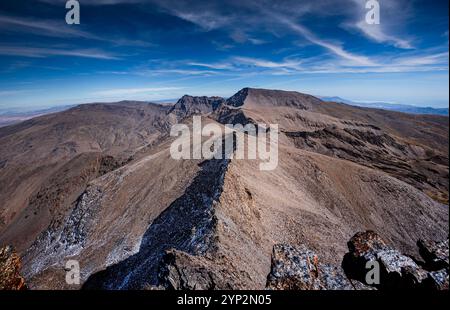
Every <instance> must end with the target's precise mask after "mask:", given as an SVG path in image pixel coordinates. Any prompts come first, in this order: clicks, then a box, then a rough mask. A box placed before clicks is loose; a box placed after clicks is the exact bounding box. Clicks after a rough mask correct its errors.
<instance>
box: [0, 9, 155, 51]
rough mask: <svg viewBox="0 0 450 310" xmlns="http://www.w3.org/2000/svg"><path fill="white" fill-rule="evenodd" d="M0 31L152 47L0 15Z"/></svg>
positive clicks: (58, 22) (59, 24)
mask: <svg viewBox="0 0 450 310" xmlns="http://www.w3.org/2000/svg"><path fill="white" fill-rule="evenodd" d="M0 29H1V30H2V31H4V32H21V33H27V34H30V33H31V34H34V35H37V36H45V37H56V38H82V39H87V40H95V41H102V42H108V43H111V44H113V45H120V46H137V47H150V46H154V44H152V43H151V42H147V41H142V40H130V39H124V38H109V37H106V36H101V35H96V34H94V33H91V32H87V31H83V30H81V29H80V28H79V27H71V26H70V25H67V24H66V23H65V21H64V20H63V19H61V20H45V19H36V18H25V17H19V16H8V15H0Z"/></svg>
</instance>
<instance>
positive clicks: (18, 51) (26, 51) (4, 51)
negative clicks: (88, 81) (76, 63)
mask: <svg viewBox="0 0 450 310" xmlns="http://www.w3.org/2000/svg"><path fill="white" fill-rule="evenodd" d="M0 55H7V56H22V57H31V58H45V57H50V56H73V57H82V58H96V59H104V60H119V59H120V58H119V57H118V56H117V55H114V54H111V53H108V52H105V51H102V50H99V49H58V48H41V47H28V46H17V45H10V46H8V45H3V46H0Z"/></svg>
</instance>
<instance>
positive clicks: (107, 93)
mask: <svg viewBox="0 0 450 310" xmlns="http://www.w3.org/2000/svg"><path fill="white" fill-rule="evenodd" d="M180 89H182V88H181V87H146V88H114V89H106V90H100V91H96V92H93V93H92V95H93V96H102V97H114V96H127V95H137V94H153V95H154V94H155V93H156V94H159V93H161V92H168V91H174V90H180Z"/></svg>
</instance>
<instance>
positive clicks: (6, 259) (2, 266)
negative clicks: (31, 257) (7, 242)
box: [0, 246, 26, 290]
mask: <svg viewBox="0 0 450 310" xmlns="http://www.w3.org/2000/svg"><path fill="white" fill-rule="evenodd" d="M21 265H22V264H21V261H20V258H19V256H18V255H17V254H16V252H15V251H14V249H13V248H12V247H11V246H6V247H3V248H0V290H24V289H26V285H25V279H24V278H23V277H22V276H21V275H20V268H21Z"/></svg>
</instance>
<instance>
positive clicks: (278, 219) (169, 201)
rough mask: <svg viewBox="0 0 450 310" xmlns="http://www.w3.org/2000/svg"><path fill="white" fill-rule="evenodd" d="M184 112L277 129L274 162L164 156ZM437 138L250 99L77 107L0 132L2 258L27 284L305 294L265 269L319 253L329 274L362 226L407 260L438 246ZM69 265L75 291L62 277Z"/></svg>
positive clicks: (409, 120) (292, 95)
mask: <svg viewBox="0 0 450 310" xmlns="http://www.w3.org/2000/svg"><path fill="white" fill-rule="evenodd" d="M194 114H198V115H202V118H203V120H202V121H203V123H207V122H212V123H216V124H220V125H223V124H228V123H233V124H234V123H242V124H246V123H275V124H279V127H280V144H279V164H278V167H277V168H276V169H275V170H273V171H260V170H259V168H258V166H259V161H257V160H238V159H231V160H227V159H222V160H219V159H212V160H174V159H172V158H171V156H170V152H169V149H170V144H171V142H172V141H173V139H174V138H173V137H170V136H169V132H170V128H171V126H172V125H173V124H175V123H177V122H183V123H186V124H188V125H190V124H191V117H190V116H192V115H194ZM448 130H449V119H448V117H445V116H430V115H410V114H403V113H398V112H389V111H385V110H376V109H368V108H358V107H352V106H348V105H345V104H338V103H333V102H324V101H321V100H320V99H318V98H315V97H313V96H310V95H305V94H301V93H297V92H286V91H276V90H261V89H249V88H245V89H243V90H241V91H239V92H238V93H237V94H236V95H234V96H233V97H231V98H229V99H226V100H225V99H222V98H219V97H211V98H208V97H190V96H184V97H183V98H181V99H180V100H179V102H177V103H176V104H175V105H173V106H162V105H157V104H149V103H140V102H119V103H111V104H106V103H102V104H86V105H81V106H78V107H75V108H71V109H69V110H67V111H63V112H59V113H54V114H49V115H45V116H41V117H37V118H34V119H31V120H27V121H25V122H22V123H20V124H16V125H12V126H8V127H4V128H0V201H1V205H0V247H2V246H9V245H11V246H13V247H14V249H15V250H16V251H17V253H18V254H19V255H20V257H21V259H22V269H21V275H22V276H23V277H24V278H25V282H26V284H27V287H29V288H31V289H78V288H85V289H90V288H103V289H145V288H163V287H165V288H167V287H172V288H188V289H211V288H212V289H214V288H219V289H220V288H222V289H262V288H265V287H266V285H268V287H269V288H310V289H314V288H315V287H321V285H319V284H317V285H316V284H311V283H310V284H308V285H306V286H304V285H297V284H292V283H290V284H288V285H282V284H280V283H282V282H280V280H279V279H278V278H277V276H273V275H272V276H269V277H268V275H269V274H271V272H272V273H273V270H274V267H273V266H271V262H272V263H273V262H274V260H275V261H278V260H280V261H281V260H283V259H284V258H285V257H291V256H292V255H293V256H295V257H300V258H301V257H303V258H305V259H307V260H309V258H310V257H316V256H314V255H316V254H315V253H317V257H320V264H322V265H320V266H324V267H323V268H325V269H326V268H328V269H329V270H334V269H332V268H331V267H328V266H331V265H334V266H338V265H340V264H341V262H342V260H343V257H344V255H345V254H346V253H347V252H348V248H347V241H348V240H350V239H351V238H352V236H354V235H355V234H356V233H357V232H360V231H367V230H373V231H376V232H378V234H379V235H380V237H379V238H380V239H382V240H383V245H384V244H385V243H387V244H390V245H391V246H393V247H395V248H396V249H398V250H399V251H400V252H401V253H405V254H406V255H408V257H414V258H415V259H416V258H417V259H419V257H420V254H421V253H419V252H420V251H419V249H418V248H417V246H416V243H417V241H418V240H419V239H423V240H436V241H440V240H444V239H446V238H448V231H449V228H448V216H449V214H448V188H449V183H448V180H449V161H448V142H449V141H448V135H449V133H448ZM352 240H353V239H352ZM380 242H381V241H380ZM384 242H385V243H384ZM281 244H285V245H286V246H281ZM274 246H275V247H274ZM302 247H306V248H307V250H306V248H302ZM292 253H293V254H292ZM311 253H314V255H313V254H311ZM311 255H312V256H311ZM380 257H383V256H380ZM70 259H76V260H78V261H79V262H80V267H81V280H82V284H81V286H73V285H67V284H66V282H65V270H64V266H65V263H66V261H67V260H70ZM381 259H382V258H381ZM447 261H448V242H447ZM318 264H319V263H317V264H316V265H317V266H319V265H318ZM317 268H319V267H317ZM320 268H322V267H320ZM330 268H331V269H330ZM447 269H448V262H447ZM180 270H182V271H183V272H185V273H186V272H187V273H188V274H189V277H190V278H189V281H188V280H186V279H184V278H183V279H184V280H183V281H182V279H181V278H178V280H176V279H174V277H173V276H172V275H173V274H177V275H181V274H183V272H181V271H180ZM333 272H334V271H333ZM334 273H336V274H338V273H337V272H334ZM275 274H276V275H278V273H277V272H275ZM180 279H181V280H180ZM268 279H269V280H270V281H269V280H268ZM447 279H448V275H447ZM177 281H178V282H180V281H181V282H182V283H183V285H175V284H174V283H177ZM322 287H323V286H322ZM325 287H327V286H326V285H325ZM345 287H346V286H345V285H344V286H342V287H341V288H345ZM351 287H355V285H354V284H352V285H351Z"/></svg>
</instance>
